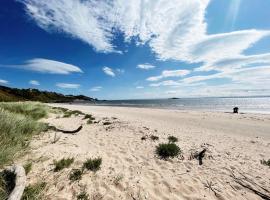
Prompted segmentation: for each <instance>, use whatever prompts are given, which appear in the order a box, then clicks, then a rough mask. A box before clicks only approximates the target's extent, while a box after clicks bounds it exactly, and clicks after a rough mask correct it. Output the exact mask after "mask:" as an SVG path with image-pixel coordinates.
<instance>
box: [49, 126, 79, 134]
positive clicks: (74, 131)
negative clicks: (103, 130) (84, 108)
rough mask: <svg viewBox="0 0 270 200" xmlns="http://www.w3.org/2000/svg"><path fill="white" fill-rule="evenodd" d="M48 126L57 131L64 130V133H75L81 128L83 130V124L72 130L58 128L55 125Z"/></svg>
mask: <svg viewBox="0 0 270 200" xmlns="http://www.w3.org/2000/svg"><path fill="white" fill-rule="evenodd" d="M48 128H49V129H50V130H53V131H57V132H62V133H66V134H75V133H78V132H79V131H80V130H82V128H83V126H82V125H81V126H79V127H78V128H77V129H75V130H72V131H69V130H62V129H59V128H56V127H55V126H48Z"/></svg>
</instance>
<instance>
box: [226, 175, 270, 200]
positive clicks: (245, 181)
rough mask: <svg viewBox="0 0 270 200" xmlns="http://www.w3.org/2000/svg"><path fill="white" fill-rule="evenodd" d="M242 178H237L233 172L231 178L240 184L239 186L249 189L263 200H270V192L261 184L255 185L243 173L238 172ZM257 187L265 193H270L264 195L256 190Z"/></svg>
mask: <svg viewBox="0 0 270 200" xmlns="http://www.w3.org/2000/svg"><path fill="white" fill-rule="evenodd" d="M238 173H239V174H240V175H241V177H240V178H239V177H236V175H235V174H234V172H233V171H232V172H231V177H232V178H233V180H234V181H235V182H236V183H238V184H239V185H241V186H242V187H243V188H246V189H249V190H250V191H252V192H254V194H256V195H258V196H260V197H261V198H262V199H265V200H270V193H269V190H268V189H266V188H264V187H262V186H260V185H259V184H257V183H255V182H254V181H252V180H251V179H249V178H247V177H246V176H245V175H244V174H243V173H240V172H238ZM255 187H258V188H260V189H261V190H264V192H266V193H268V194H266V193H264V192H261V191H259V190H258V189H256V188H255Z"/></svg>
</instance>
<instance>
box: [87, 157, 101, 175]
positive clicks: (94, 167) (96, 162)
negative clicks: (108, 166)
mask: <svg viewBox="0 0 270 200" xmlns="http://www.w3.org/2000/svg"><path fill="white" fill-rule="evenodd" d="M101 164H102V158H94V159H91V158H90V159H87V160H86V161H85V162H84V163H83V169H87V170H90V171H94V172H96V171H98V170H99V169H100V166H101Z"/></svg>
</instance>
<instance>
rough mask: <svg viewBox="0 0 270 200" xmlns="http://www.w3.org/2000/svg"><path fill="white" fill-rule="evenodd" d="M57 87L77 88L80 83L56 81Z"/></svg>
mask: <svg viewBox="0 0 270 200" xmlns="http://www.w3.org/2000/svg"><path fill="white" fill-rule="evenodd" d="M56 86H57V87H59V88H63V89H78V88H79V87H80V84H74V83H57V84H56Z"/></svg>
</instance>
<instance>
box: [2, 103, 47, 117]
mask: <svg viewBox="0 0 270 200" xmlns="http://www.w3.org/2000/svg"><path fill="white" fill-rule="evenodd" d="M0 108H2V109H4V110H6V111H9V112H11V113H17V114H22V115H25V116H26V117H30V118H32V119H34V120H38V119H41V118H44V117H46V116H47V113H48V109H49V108H48V107H47V106H46V105H44V104H41V103H37V102H12V103H11V102H8V103H6V102H5V103H0Z"/></svg>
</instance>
